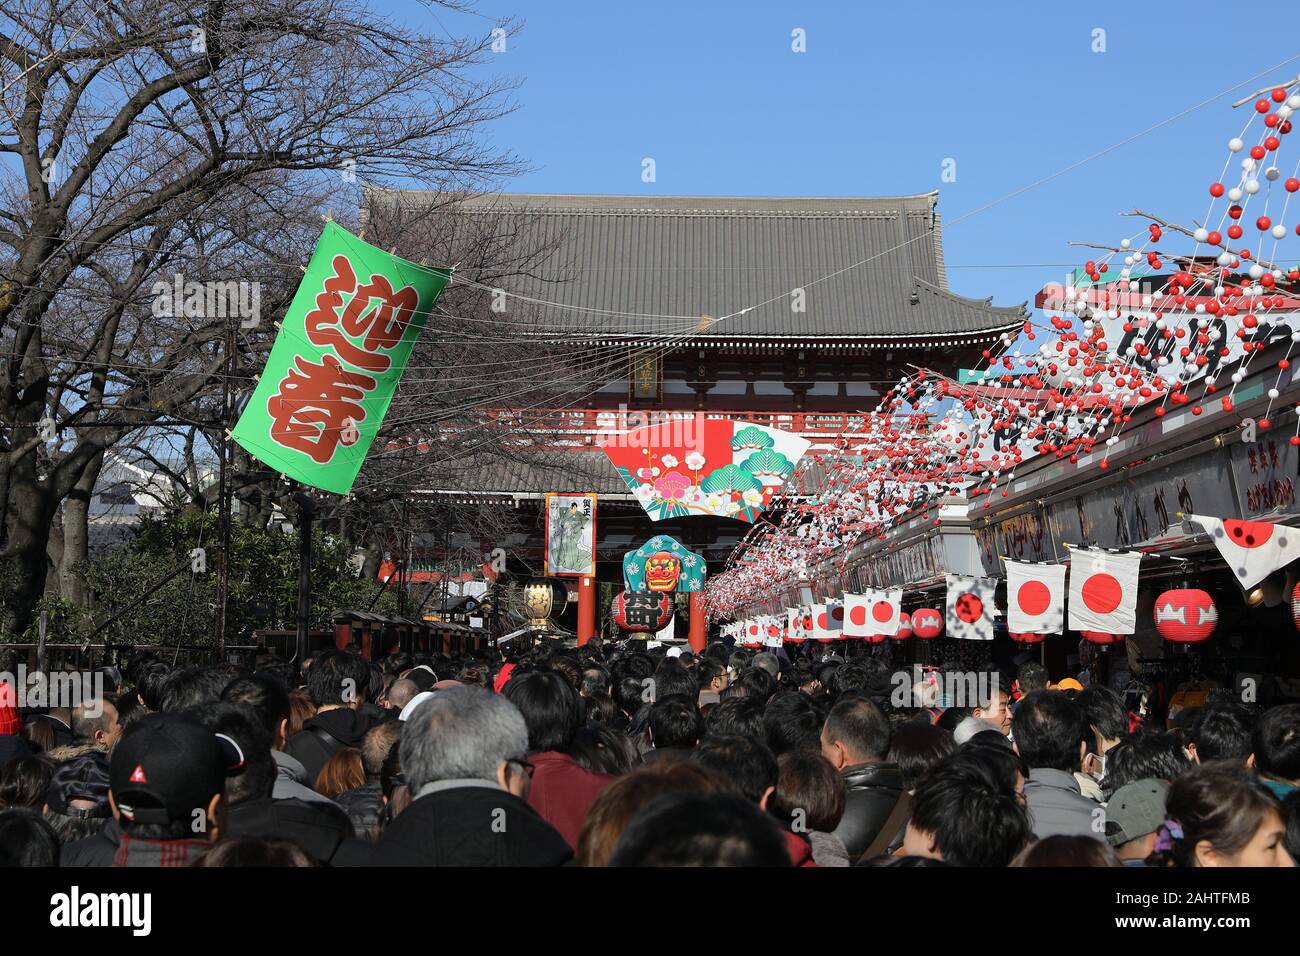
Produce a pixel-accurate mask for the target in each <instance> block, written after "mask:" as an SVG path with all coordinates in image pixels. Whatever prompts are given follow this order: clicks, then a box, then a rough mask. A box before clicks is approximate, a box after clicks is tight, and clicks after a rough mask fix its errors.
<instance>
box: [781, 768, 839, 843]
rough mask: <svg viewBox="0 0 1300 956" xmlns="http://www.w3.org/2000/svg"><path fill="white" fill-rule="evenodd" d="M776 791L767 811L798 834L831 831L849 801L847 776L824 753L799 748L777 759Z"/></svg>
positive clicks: (837, 824)
mask: <svg viewBox="0 0 1300 956" xmlns="http://www.w3.org/2000/svg"><path fill="white" fill-rule="evenodd" d="M777 768H778V777H777V784H776V790H774V791H773V792H772V796H771V797H770V798H769V799H768V801H767V812H768V813H770V814H772V816H774V817H775V818H776V819H777V821H778V822H779V823H780V824H781V826H782V827H784V828H785V829H788V830H792V831H794V832H795V833H807V832H809V831H818V832H821V833H831V832H833V831H834V830H835V828H836V827H837V826H839V824H840V819H841V818H842V817H843V816H844V806H845V803H846V801H847V800H848V794H847V790H848V788H847V786H846V784H845V782H844V777H843V776H842V775H841V774H839V773H838V772H836V770H835V768H834V767H832V766H831V764H830V761H829V760H827V759H826V758H825V757H823V756H822V755H821V754H820V753H816V752H813V751H810V750H795V751H791V752H790V753H784V754H781V756H780V757H779V758H778V759H777Z"/></svg>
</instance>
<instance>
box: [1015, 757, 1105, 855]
mask: <svg viewBox="0 0 1300 956" xmlns="http://www.w3.org/2000/svg"><path fill="white" fill-rule="evenodd" d="M1025 803H1026V804H1028V806H1029V823H1030V826H1031V827H1032V829H1033V831H1034V835H1035V836H1037V837H1038V838H1039V839H1040V840H1041V839H1042V838H1043V837H1049V836H1057V835H1065V836H1090V837H1095V838H1096V839H1098V840H1104V839H1105V838H1106V816H1105V813H1106V811H1105V809H1104V808H1103V807H1102V806H1101V804H1099V803H1097V802H1096V801H1094V800H1089V799H1088V798H1087V797H1085V796H1084V795H1083V794H1082V793H1080V792H1079V781H1077V780H1075V779H1074V775H1073V774H1070V773H1066V772H1065V771H1064V770H1049V769H1047V768H1044V767H1039V768H1037V769H1034V770H1030V771H1029V779H1028V780H1026V781H1025Z"/></svg>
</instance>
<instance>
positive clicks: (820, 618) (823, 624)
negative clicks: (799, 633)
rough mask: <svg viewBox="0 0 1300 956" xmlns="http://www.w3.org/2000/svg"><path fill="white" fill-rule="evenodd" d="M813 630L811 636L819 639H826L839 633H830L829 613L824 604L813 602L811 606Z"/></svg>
mask: <svg viewBox="0 0 1300 956" xmlns="http://www.w3.org/2000/svg"><path fill="white" fill-rule="evenodd" d="M812 619H813V632H812V636H813V637H815V638H816V639H817V640H819V641H828V640H830V639H831V638H832V637H837V636H839V635H836V634H832V633H831V628H830V624H831V621H830V614H829V613H828V608H827V606H826V605H825V604H814V605H813V606H812Z"/></svg>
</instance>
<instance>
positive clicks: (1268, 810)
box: [1150, 759, 1295, 867]
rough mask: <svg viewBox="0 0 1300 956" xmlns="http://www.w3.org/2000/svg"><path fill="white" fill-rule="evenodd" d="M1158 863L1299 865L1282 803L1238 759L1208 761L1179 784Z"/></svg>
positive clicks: (1161, 835)
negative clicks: (1288, 841)
mask: <svg viewBox="0 0 1300 956" xmlns="http://www.w3.org/2000/svg"><path fill="white" fill-rule="evenodd" d="M1165 812H1166V813H1167V814H1168V816H1167V817H1166V819H1165V822H1164V823H1163V824H1161V826H1160V829H1159V830H1158V831H1157V833H1156V840H1155V852H1154V853H1153V854H1152V856H1151V858H1150V862H1151V863H1153V864H1164V865H1171V866H1181V867H1193V866H1204V867H1210V866H1222V867H1236V866H1294V865H1295V863H1294V862H1293V861H1292V859H1291V857H1290V856H1289V855H1288V854H1287V852H1286V848H1285V847H1284V846H1283V843H1282V839H1283V836H1284V835H1285V833H1286V824H1285V822H1284V821H1283V819H1282V813H1281V808H1280V807H1279V805H1278V802H1277V800H1275V799H1274V798H1273V795H1272V793H1271V792H1270V791H1269V789H1268V788H1267V787H1265V786H1264V785H1263V784H1262V783H1260V782H1259V779H1258V778H1257V777H1256V776H1255V775H1254V774H1253V773H1251V772H1250V771H1249V770H1247V769H1246V768H1245V767H1244V766H1242V765H1241V764H1240V763H1239V761H1237V760H1236V759H1233V760H1223V761H1214V762H1211V763H1203V764H1201V765H1200V766H1198V767H1193V768H1192V769H1191V770H1189V771H1187V773H1185V774H1183V775H1182V776H1181V777H1179V778H1178V779H1177V780H1175V781H1174V783H1173V786H1171V787H1170V788H1169V799H1168V801H1167V802H1166V805H1165Z"/></svg>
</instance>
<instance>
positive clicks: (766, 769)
mask: <svg viewBox="0 0 1300 956" xmlns="http://www.w3.org/2000/svg"><path fill="white" fill-rule="evenodd" d="M691 759H692V760H694V761H695V762H696V763H699V764H703V765H704V766H705V767H708V768H709V769H710V770H716V771H718V772H719V773H721V774H722V775H723V776H724V777H726V778H727V779H728V780H730V781H731V782H732V784H733V785H734V786H735V788H736V789H737V790H738V791H739V792H740V793H741V794H742V795H743V796H744V797H745V798H746V799H747V800H750V801H751V802H753V803H755V804H757V803H758V802H759V801H760V800H762V799H763V794H764V793H766V792H767V791H768V790H769V789H772V788H774V787H775V786H776V783H777V779H778V778H779V771H778V769H777V764H776V757H774V756H772V751H770V750H768V749H767V745H766V744H764V743H762V742H761V741H759V740H755V739H754V738H753V737H741V736H739V735H731V736H727V737H714V736H709V737H705V738H704V740H702V741H701V742H700V745H699V746H698V747H696V748H695V752H694V753H693V754H691Z"/></svg>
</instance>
